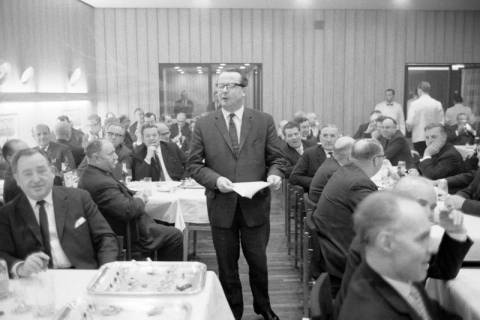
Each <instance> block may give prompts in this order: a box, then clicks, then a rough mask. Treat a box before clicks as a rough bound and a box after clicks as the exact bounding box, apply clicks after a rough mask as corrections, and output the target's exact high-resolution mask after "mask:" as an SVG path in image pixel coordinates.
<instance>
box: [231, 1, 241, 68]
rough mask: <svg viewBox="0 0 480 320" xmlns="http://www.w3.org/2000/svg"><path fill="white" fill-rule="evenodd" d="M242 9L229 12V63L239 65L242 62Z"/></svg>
mask: <svg viewBox="0 0 480 320" xmlns="http://www.w3.org/2000/svg"><path fill="white" fill-rule="evenodd" d="M242 11H243V10H242V9H232V10H231V11H230V12H231V20H230V22H231V31H230V32H231V36H230V46H231V47H230V48H231V50H230V61H231V62H235V63H239V62H244V61H243V57H242V56H243V54H242V52H243V48H242V38H243V31H244V30H243V26H242Z"/></svg>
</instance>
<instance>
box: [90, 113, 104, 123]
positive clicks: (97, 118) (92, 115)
mask: <svg viewBox="0 0 480 320" xmlns="http://www.w3.org/2000/svg"><path fill="white" fill-rule="evenodd" d="M87 120H94V121H95V122H96V123H101V122H102V118H100V116H99V115H98V114H91V115H89V116H88V118H87Z"/></svg>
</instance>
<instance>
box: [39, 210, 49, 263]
mask: <svg viewBox="0 0 480 320" xmlns="http://www.w3.org/2000/svg"><path fill="white" fill-rule="evenodd" d="M37 204H38V206H39V210H38V221H39V222H40V232H41V234H42V242H43V248H44V249H45V253H46V254H47V255H48V256H49V257H50V260H49V261H48V266H49V267H52V252H51V248H50V233H49V231H48V218H47V211H46V210H45V200H40V201H37Z"/></svg>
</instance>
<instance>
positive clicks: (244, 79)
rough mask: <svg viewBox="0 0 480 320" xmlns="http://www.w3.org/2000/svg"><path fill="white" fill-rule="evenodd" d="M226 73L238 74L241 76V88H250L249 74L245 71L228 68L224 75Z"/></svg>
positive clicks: (224, 70)
mask: <svg viewBox="0 0 480 320" xmlns="http://www.w3.org/2000/svg"><path fill="white" fill-rule="evenodd" d="M224 72H236V73H238V74H240V77H241V78H240V83H239V85H240V87H244V88H245V87H246V86H248V77H247V73H246V72H245V70H244V69H240V68H226V69H223V71H222V73H224Z"/></svg>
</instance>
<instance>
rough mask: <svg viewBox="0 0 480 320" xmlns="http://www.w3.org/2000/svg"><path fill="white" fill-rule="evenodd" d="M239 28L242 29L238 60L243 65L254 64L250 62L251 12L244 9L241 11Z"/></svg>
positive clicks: (251, 42)
mask: <svg viewBox="0 0 480 320" xmlns="http://www.w3.org/2000/svg"><path fill="white" fill-rule="evenodd" d="M240 13H241V28H242V39H241V40H242V42H241V43H242V44H241V46H242V48H241V51H240V52H241V55H240V57H239V59H240V60H241V62H244V63H251V62H255V61H253V60H252V56H253V55H252V51H253V49H252V48H253V20H252V17H253V10H252V9H244V10H241V12H240Z"/></svg>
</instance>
